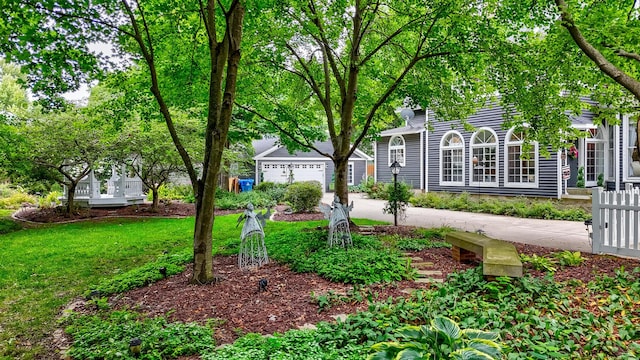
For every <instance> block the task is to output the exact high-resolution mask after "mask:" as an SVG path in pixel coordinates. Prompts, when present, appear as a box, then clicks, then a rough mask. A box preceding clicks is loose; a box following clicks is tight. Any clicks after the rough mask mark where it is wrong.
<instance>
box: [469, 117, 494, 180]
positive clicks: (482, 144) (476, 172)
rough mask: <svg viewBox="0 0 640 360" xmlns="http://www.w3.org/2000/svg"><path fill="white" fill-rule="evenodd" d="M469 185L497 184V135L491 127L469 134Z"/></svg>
mask: <svg viewBox="0 0 640 360" xmlns="http://www.w3.org/2000/svg"><path fill="white" fill-rule="evenodd" d="M470 162H471V164H470V166H471V181H470V184H471V185H477V186H482V185H485V186H498V171H497V170H498V137H497V136H496V133H495V132H493V130H491V129H486V128H483V129H480V130H478V131H477V132H476V133H474V134H473V136H471V159H470Z"/></svg>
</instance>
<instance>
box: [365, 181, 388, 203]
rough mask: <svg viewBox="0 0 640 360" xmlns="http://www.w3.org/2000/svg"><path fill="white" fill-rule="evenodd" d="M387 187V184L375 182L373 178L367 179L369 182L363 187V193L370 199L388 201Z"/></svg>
mask: <svg viewBox="0 0 640 360" xmlns="http://www.w3.org/2000/svg"><path fill="white" fill-rule="evenodd" d="M386 189H387V185H386V184H385V183H380V182H378V183H377V182H375V181H373V179H372V178H367V182H366V183H365V184H364V185H363V188H362V191H364V192H365V193H366V194H367V197H368V198H369V199H386V198H385V195H386Z"/></svg>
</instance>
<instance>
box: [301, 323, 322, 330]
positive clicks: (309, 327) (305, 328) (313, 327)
mask: <svg viewBox="0 0 640 360" xmlns="http://www.w3.org/2000/svg"><path fill="white" fill-rule="evenodd" d="M298 329H300V330H317V329H318V327H317V326H315V325H313V324H309V323H306V324H304V325H301V326H298Z"/></svg>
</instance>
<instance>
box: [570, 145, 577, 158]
mask: <svg viewBox="0 0 640 360" xmlns="http://www.w3.org/2000/svg"><path fill="white" fill-rule="evenodd" d="M569 157H570V158H572V159H575V158H577V157H578V149H577V148H576V147H575V146H573V145H572V146H571V148H570V149H569Z"/></svg>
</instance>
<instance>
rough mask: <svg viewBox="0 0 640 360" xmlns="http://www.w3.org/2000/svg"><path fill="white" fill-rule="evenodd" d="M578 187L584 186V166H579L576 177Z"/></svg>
mask: <svg viewBox="0 0 640 360" xmlns="http://www.w3.org/2000/svg"><path fill="white" fill-rule="evenodd" d="M576 187H579V188H583V187H584V166H580V167H579V168H578V178H577V179H576Z"/></svg>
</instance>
